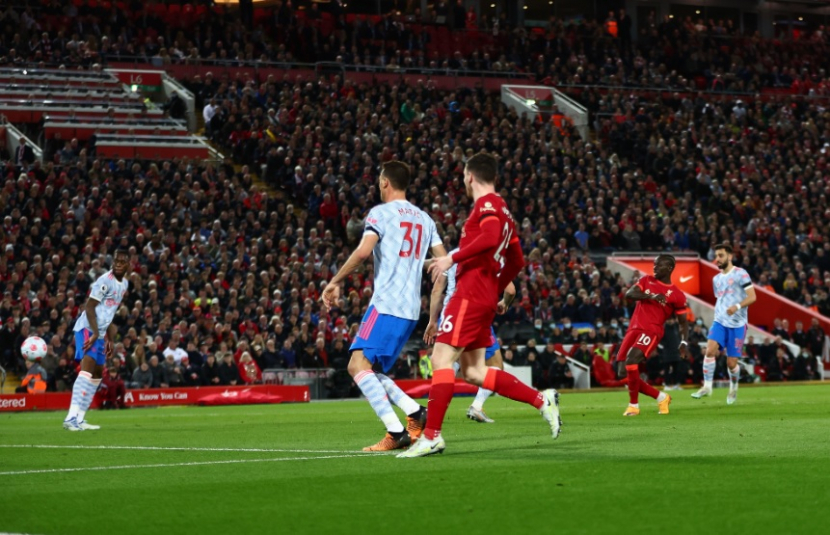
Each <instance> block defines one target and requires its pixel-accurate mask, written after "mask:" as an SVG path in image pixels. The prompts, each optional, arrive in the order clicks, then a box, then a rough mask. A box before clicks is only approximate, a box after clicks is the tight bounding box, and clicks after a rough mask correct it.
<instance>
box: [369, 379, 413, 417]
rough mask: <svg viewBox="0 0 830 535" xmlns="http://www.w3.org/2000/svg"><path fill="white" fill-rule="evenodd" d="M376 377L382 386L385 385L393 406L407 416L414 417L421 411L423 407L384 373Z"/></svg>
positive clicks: (384, 387)
mask: <svg viewBox="0 0 830 535" xmlns="http://www.w3.org/2000/svg"><path fill="white" fill-rule="evenodd" d="M375 375H376V376H377V378H378V380H379V381H380V384H381V385H383V389H384V390H386V394H387V395H388V396H389V400H390V401H391V402H392V404H393V405H395V406H396V407H400V408H401V410H402V411H403V412H405V413H406V414H407V415H412V414H414V413H416V412H418V411H420V410H421V406H420V405H419V404H418V402H417V401H415V400H414V399H412V398H411V397H409V396H407V395H406V394H405V393H404V391H403V390H401V387H399V386H398V385H396V384H395V381H393V380H392V379H390V378H389V377H387V376H385V375H383V374H382V373H378V374H375Z"/></svg>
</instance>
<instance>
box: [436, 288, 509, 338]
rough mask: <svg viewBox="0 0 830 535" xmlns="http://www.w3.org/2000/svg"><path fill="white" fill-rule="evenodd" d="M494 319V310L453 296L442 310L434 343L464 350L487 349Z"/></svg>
mask: <svg viewBox="0 0 830 535" xmlns="http://www.w3.org/2000/svg"><path fill="white" fill-rule="evenodd" d="M495 317H496V311H495V309H492V308H490V307H489V306H487V305H482V304H480V303H473V302H471V301H469V300H468V299H464V298H462V297H457V296H455V295H454V296H452V297H451V298H450V302H449V303H447V307H446V308H445V309H444V313H443V316H442V322H441V325H439V326H438V337H437V338H436V340H435V341H436V342H441V343H442V344H447V345H451V346H452V347H456V348H458V347H463V348H465V349H466V350H472V349H480V348H482V347H489V346H490V345H491V344H492V342H493V340H492V337H491V336H490V329H491V327H492V326H493V320H494V319H495Z"/></svg>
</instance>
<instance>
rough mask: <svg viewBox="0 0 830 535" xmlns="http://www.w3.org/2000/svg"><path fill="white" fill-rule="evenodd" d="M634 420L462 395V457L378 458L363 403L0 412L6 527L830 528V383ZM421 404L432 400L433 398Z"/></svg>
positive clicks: (89, 530) (690, 405)
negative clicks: (67, 414)
mask: <svg viewBox="0 0 830 535" xmlns="http://www.w3.org/2000/svg"><path fill="white" fill-rule="evenodd" d="M672 394H673V396H674V403H672V406H671V409H672V413H671V414H670V415H668V416H658V415H657V413H656V406H654V405H653V402H652V401H651V400H648V402H642V401H643V400H642V399H641V404H640V406H641V410H642V414H641V415H640V416H639V417H635V418H623V417H622V412H623V410H624V409H625V407H626V403H627V394H626V393H625V392H621V391H619V392H601V393H600V392H598V393H580V394H570V393H564V394H562V398H561V409H562V419H563V422H564V426H563V431H562V435H561V436H560V438H559V439H558V440H556V441H554V440H552V439H551V438H550V435H549V430H548V427H547V425H546V424H545V423H544V422H543V421H542V419H541V417H540V416H539V414H538V413H537V412H536V411H534V410H532V409H530V408H528V407H525V406H522V405H518V404H516V403H513V402H510V401H507V400H504V399H499V398H494V399H491V400H490V401H488V403H487V405H486V407H485V409H486V410H487V412H488V414H489V415H490V416H491V417H492V418H494V419H495V420H496V423H495V424H492V425H484V424H477V423H473V422H471V421H469V420H466V419H465V418H464V413H465V410H466V408H467V406H468V405H469V403H470V401H471V398H455V400H454V401H453V404H452V406H451V407H450V412H449V413H448V418H447V422H446V425H445V428H444V437H445V438H446V441H447V450H446V452H445V453H444V454H443V455H436V456H433V457H428V458H422V459H396V458H395V457H394V455H388V454H365V453H361V452H360V449H361V447H363V446H366V445H368V444H371V443H374V442H375V441H377V440H378V439H380V438H381V436H382V427H381V425H380V423H379V421H378V420H377V419H376V418H375V416H374V413H373V412H372V410H371V409H370V408H369V406H368V404H367V403H366V402H365V401H360V400H353V401H351V400H350V401H344V402H321V403H311V404H296V405H259V406H245V407H223V408H216V407H204V408H202V407H184V408H160V409H133V410H128V411H107V412H103V411H93V412H91V413H90V414H89V415H88V420H89V421H90V422H91V423H95V424H100V425H101V426H102V429H101V430H100V431H84V432H80V433H70V432H67V431H64V430H63V429H62V428H61V420H62V418H63V414H62V413H54V412H53V413H24V414H5V415H3V416H2V417H0V421H2V425H0V532H11V533H36V534H78V535H90V534H98V533H107V534H110V533H111V534H118V535H128V534H142V535H146V534H148V533H150V534H154V533H187V534H189V533H193V534H214V533H215V534H228V533H279V534H283V533H284V534H303V533H314V534H319V533H355V534H365V533H389V532H396V533H424V534H443V533H454V534H456V533H457V534H465V533H497V534H513V533H517V534H523V533H552V534H557V535H558V534H566V533H568V534H569V533H586V534H594V533H636V534H639V535H641V534H650V533H654V534H661V535H662V534H681V533H690V534H700V533H725V534H729V535H735V534H742V533H747V534H750V533H751V534H759V533H770V534H779V533H827V530H828V526H830V513H828V505H827V504H828V503H830V483H829V482H830V385H827V386H824V385H812V386H778V387H755V388H746V387H743V388H742V389H741V391H740V396H739V400H738V403H737V404H736V405H734V406H731V407H727V406H726V402H725V398H726V391H725V390H724V389H718V390H716V391H715V395H714V396H713V397H712V398H706V399H704V400H700V401H695V400H692V399H691V398H690V394H691V391H690V390H686V391H683V392H673V393H672ZM421 402H422V403H425V400H421Z"/></svg>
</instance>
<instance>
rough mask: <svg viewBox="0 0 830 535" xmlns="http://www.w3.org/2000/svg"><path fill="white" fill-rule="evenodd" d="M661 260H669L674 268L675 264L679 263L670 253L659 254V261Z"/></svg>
mask: <svg viewBox="0 0 830 535" xmlns="http://www.w3.org/2000/svg"><path fill="white" fill-rule="evenodd" d="M660 260H666V261H668V262H671V268H672V269H674V266H676V265H677V260H676V259H675V258H674V257H673V256H672V255H670V254H661V255H658V256H657V261H658V262H659V261H660Z"/></svg>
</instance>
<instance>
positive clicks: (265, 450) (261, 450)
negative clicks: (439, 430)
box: [0, 444, 373, 456]
mask: <svg viewBox="0 0 830 535" xmlns="http://www.w3.org/2000/svg"><path fill="white" fill-rule="evenodd" d="M0 448H22V449H26V448H39V449H55V450H61V449H65V450H138V451H220V452H221V451H225V452H233V453H349V454H356V455H358V456H360V455H372V454H373V452H359V451H354V450H352V451H343V450H291V449H270V448H184V447H175V446H103V445H84V444H66V445H61V444H0Z"/></svg>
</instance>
